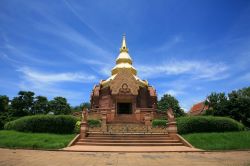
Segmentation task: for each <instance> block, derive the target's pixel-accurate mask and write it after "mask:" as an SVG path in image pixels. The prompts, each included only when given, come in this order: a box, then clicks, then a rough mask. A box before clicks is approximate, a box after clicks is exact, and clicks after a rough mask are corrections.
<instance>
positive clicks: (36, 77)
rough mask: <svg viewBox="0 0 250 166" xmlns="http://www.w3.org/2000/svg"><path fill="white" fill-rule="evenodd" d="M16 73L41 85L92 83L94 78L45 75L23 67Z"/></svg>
mask: <svg viewBox="0 0 250 166" xmlns="http://www.w3.org/2000/svg"><path fill="white" fill-rule="evenodd" d="M17 71H19V72H21V73H23V76H24V77H25V78H26V80H32V81H37V82H41V83H48V84H49V83H56V82H93V81H96V77H95V76H93V75H89V74H86V73H77V72H76V73H69V72H66V73H45V72H38V71H35V70H33V69H30V68H27V67H23V68H20V69H18V70H17Z"/></svg>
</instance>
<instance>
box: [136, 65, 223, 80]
mask: <svg viewBox="0 0 250 166" xmlns="http://www.w3.org/2000/svg"><path fill="white" fill-rule="evenodd" d="M137 69H138V71H139V74H140V75H141V76H142V77H146V78H157V77H163V76H166V75H184V74H185V75H190V76H191V77H192V78H193V79H205V80H219V79H224V78H226V77H227V76H228V74H227V73H226V71H227V69H228V67H227V66H226V65H225V64H223V63H211V62H207V61H187V60H182V61H169V62H168V63H163V64H159V65H154V66H153V65H152V66H145V65H138V66H137Z"/></svg>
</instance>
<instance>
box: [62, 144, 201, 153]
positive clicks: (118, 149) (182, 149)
mask: <svg viewBox="0 0 250 166" xmlns="http://www.w3.org/2000/svg"><path fill="white" fill-rule="evenodd" d="M63 150H66V151H78V152H194V151H202V150H200V149H196V148H190V147H187V146H86V145H74V146H70V147H66V148H64V149H63Z"/></svg>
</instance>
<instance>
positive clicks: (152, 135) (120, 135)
mask: <svg viewBox="0 0 250 166" xmlns="http://www.w3.org/2000/svg"><path fill="white" fill-rule="evenodd" d="M88 137H169V135H168V134H143V133H141V134H139V133H137V134H127V133H126V134H124V133H119V134H118V133H116V134H102V133H100V134H88Z"/></svg>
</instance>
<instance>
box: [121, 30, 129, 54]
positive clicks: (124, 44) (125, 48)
mask: <svg viewBox="0 0 250 166" xmlns="http://www.w3.org/2000/svg"><path fill="white" fill-rule="evenodd" d="M120 52H128V48H127V46H126V35H125V34H123V35H122V47H121V48H120Z"/></svg>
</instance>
